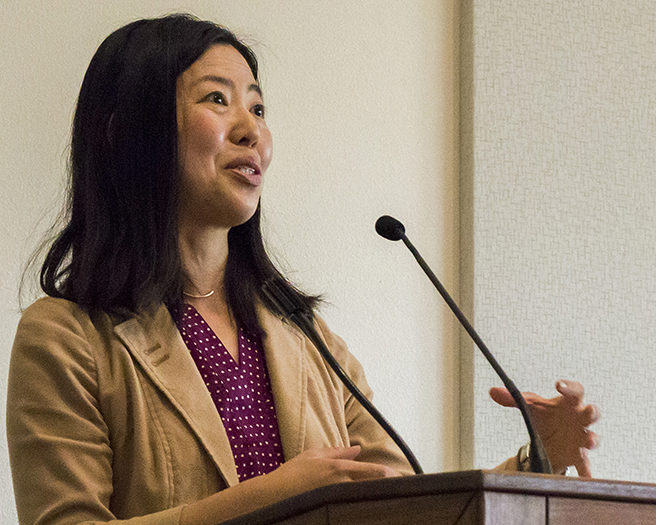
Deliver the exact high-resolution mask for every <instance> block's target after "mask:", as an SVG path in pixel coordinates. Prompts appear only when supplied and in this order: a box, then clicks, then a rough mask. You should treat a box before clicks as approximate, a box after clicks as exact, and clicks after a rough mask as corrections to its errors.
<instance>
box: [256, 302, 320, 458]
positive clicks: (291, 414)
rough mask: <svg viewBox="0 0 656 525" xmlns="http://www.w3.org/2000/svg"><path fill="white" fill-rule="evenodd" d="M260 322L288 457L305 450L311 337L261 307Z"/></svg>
mask: <svg viewBox="0 0 656 525" xmlns="http://www.w3.org/2000/svg"><path fill="white" fill-rule="evenodd" d="M258 318H259V321H260V326H261V327H262V328H263V329H264V331H265V332H266V337H265V338H264V340H263V341H262V342H263V345H264V357H265V359H266V365H267V370H268V372H269V380H270V381H271V390H272V392H273V399H274V400H275V407H276V415H277V418H278V428H279V429H280V439H281V441H282V448H283V453H284V455H285V460H289V459H291V458H293V457H295V456H297V455H299V454H300V453H301V452H302V451H303V450H304V444H305V433H306V413H307V412H306V411H307V405H308V399H307V383H308V365H307V362H306V359H305V354H306V347H305V345H306V344H308V341H307V339H306V338H305V337H303V335H302V334H301V332H300V331H299V330H298V329H297V328H296V327H295V326H292V325H290V324H288V323H287V322H286V321H282V320H281V319H279V318H278V317H276V316H275V315H273V314H272V313H271V312H270V311H269V310H267V309H266V308H265V307H264V306H259V307H258Z"/></svg>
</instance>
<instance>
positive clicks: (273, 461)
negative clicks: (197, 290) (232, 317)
mask: <svg viewBox="0 0 656 525" xmlns="http://www.w3.org/2000/svg"><path fill="white" fill-rule="evenodd" d="M171 313H172V314H173V319H174V320H175V322H176V325H177V327H178V330H179V331H180V334H181V335H182V339H183V340H184V342H185V344H186V345H187V348H188V349H189V351H190V352H191V356H192V357H193V359H194V362H195V363H196V366H197V367H198V371H199V372H200V374H201V376H202V377H203V380H204V381H205V385H206V386H207V389H208V390H209V392H210V395H211V396H212V400H213V401H214V404H215V405H216V408H217V410H218V411H219V415H220V416H221V420H222V421H223V425H224V426H225V430H226V433H227V434H228V440H229V441H230V446H231V447H232V454H233V456H234V458H235V465H236V466H237V474H238V475H239V480H240V481H243V480H245V479H249V478H252V477H255V476H259V475H262V474H266V473H267V472H271V471H272V470H275V469H276V468H278V467H279V466H280V465H281V464H282V462H283V455H282V443H281V441H280V434H279V432H278V419H277V417H276V409H275V406H274V403H273V393H272V392H271V383H270V382H269V375H268V373H267V370H266V366H265V362H264V352H263V348H262V343H261V341H260V340H259V338H257V337H255V336H253V335H252V334H249V333H248V332H246V331H245V330H243V329H241V328H240V329H239V363H236V362H235V360H234V359H233V358H232V356H231V355H230V354H229V353H228V351H227V350H226V348H225V347H224V346H223V343H221V341H220V340H219V338H218V337H217V336H216V335H215V334H214V332H213V331H212V329H211V328H210V327H209V325H208V324H207V323H206V322H205V320H204V319H203V317H202V316H201V315H200V314H199V313H198V311H197V310H196V309H195V308H194V307H193V306H191V305H188V304H185V305H183V307H182V314H180V312H175V311H172V312H171Z"/></svg>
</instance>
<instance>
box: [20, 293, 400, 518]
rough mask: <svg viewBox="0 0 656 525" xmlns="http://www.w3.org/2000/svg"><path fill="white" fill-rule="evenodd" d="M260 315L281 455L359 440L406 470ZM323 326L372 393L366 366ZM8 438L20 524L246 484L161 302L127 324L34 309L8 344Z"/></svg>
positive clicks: (171, 512)
mask: <svg viewBox="0 0 656 525" xmlns="http://www.w3.org/2000/svg"><path fill="white" fill-rule="evenodd" d="M259 318H260V322H261V326H262V327H263V328H264V330H265V331H266V333H267V337H266V338H265V340H264V349H265V357H266V363H267V368H268V371H269V376H270V380H271V386H272V389H273V396H274V400H275V406H276V411H277V414H278V422H279V427H280V437H281V439H282V445H283V451H284V456H285V459H286V460H289V459H291V458H293V457H295V456H297V455H298V454H299V453H301V452H302V451H304V450H307V449H311V448H316V447H328V446H344V445H348V444H349V443H350V444H360V445H361V446H362V448H363V452H362V454H361V455H360V457H359V459H362V460H366V461H373V462H379V463H383V464H387V465H390V466H392V467H394V468H397V469H399V470H401V471H404V472H407V473H410V472H411V470H410V467H409V465H408V463H407V462H406V460H405V458H404V457H403V456H402V454H401V452H400V451H399V450H398V449H397V447H396V445H394V444H393V442H392V441H391V440H390V439H389V438H388V437H387V436H386V435H385V433H384V432H383V431H382V430H381V429H380V428H379V426H378V425H377V424H376V423H375V422H373V419H372V418H371V417H370V416H369V414H367V413H366V412H365V411H364V409H362V408H361V407H360V405H359V403H357V402H356V401H355V400H354V399H353V398H352V397H351V395H350V394H349V392H348V391H347V390H346V389H345V388H344V387H343V386H342V385H341V383H340V382H339V380H338V379H337V378H336V376H335V375H334V374H333V372H332V371H331V370H330V369H329V368H328V366H327V365H326V364H325V363H324V361H323V359H322V358H321V356H320V354H319V353H318V352H317V351H316V349H315V348H314V347H313V346H312V344H311V343H310V342H309V341H308V340H307V339H306V338H305V337H304V336H303V335H302V334H301V333H300V332H299V331H298V330H297V329H296V328H295V327H292V326H290V325H288V324H287V323H285V322H283V321H281V320H280V319H278V318H276V317H275V316H273V315H272V314H271V313H269V312H268V311H267V310H265V309H264V308H261V309H260V310H259ZM317 323H318V328H319V329H320V333H321V334H322V336H323V337H324V339H325V341H326V344H327V345H328V347H329V348H330V349H331V351H332V352H333V354H334V355H335V357H336V358H337V360H338V361H339V362H340V363H341V365H342V366H343V367H344V369H345V370H346V371H347V373H349V375H350V376H351V377H352V378H353V380H354V381H355V382H356V384H358V385H359V386H360V388H361V389H362V390H363V392H364V393H365V394H366V395H368V396H370V395H371V391H370V389H369V387H368V385H367V383H366V381H365V378H364V375H363V371H362V367H361V366H360V364H359V363H358V362H357V360H356V359H355V358H354V357H353V356H352V355H351V354H350V353H349V352H348V351H347V349H346V346H345V345H344V342H343V341H342V340H341V339H339V338H338V337H337V336H335V335H333V334H332V333H331V332H330V331H329V330H328V329H327V327H326V326H325V324H324V323H323V321H321V320H319V321H318V322H317ZM7 436H8V441H9V452H10V460H11V469H12V477H13V482H14V490H15V495H16V503H17V507H18V516H19V520H20V523H21V524H23V525H25V524H30V525H32V524H41V523H48V524H59V523H62V524H63V523H66V524H71V523H98V522H100V523H101V522H105V521H109V520H112V519H120V520H125V523H126V524H128V523H129V524H130V525H146V524H148V525H150V524H152V525H155V524H157V525H168V524H171V525H173V524H177V523H178V522H179V518H180V512H181V509H182V506H183V505H184V504H186V503H190V502H193V501H196V500H199V499H201V498H203V497H206V496H209V495H210V494H213V493H215V492H217V491H219V490H222V489H224V488H226V487H227V486H232V485H235V484H237V483H238V478H237V472H236V468H235V464H234V461H233V457H232V453H231V451H230V445H229V442H228V438H227V435H226V432H225V430H224V428H223V424H222V422H221V419H220V417H219V414H218V412H217V410H216V408H215V406H214V403H213V402H212V399H211V397H210V395H209V393H208V391H207V389H206V387H205V385H204V383H203V380H202V378H201V376H200V374H199V373H198V370H197V368H196V366H195V364H194V361H193V359H192V358H191V356H190V354H189V351H188V350H187V348H186V346H185V344H184V342H183V341H182V338H181V337H180V334H179V332H178V330H177V328H176V326H175V324H174V323H173V320H172V319H171V316H170V315H169V312H168V310H167V309H166V307H165V306H161V307H160V308H159V309H157V311H155V312H154V313H151V314H144V315H141V316H139V317H134V318H130V319H128V320H123V321H115V320H113V319H112V318H111V317H110V316H108V315H105V314H100V315H97V316H95V317H93V318H90V317H89V316H88V315H87V314H86V313H85V312H84V311H83V310H82V309H80V308H79V307H78V306H76V305H75V304H74V303H71V302H69V301H65V300H62V299H53V298H44V299H40V300H39V301H37V302H36V303H34V304H33V305H32V306H30V307H29V308H28V309H27V310H26V311H25V313H24V315H23V317H22V319H21V321H20V324H19V327H18V332H17V335H16V339H15V342H14V347H13V350H12V356H11V364H10V370H9V390H8V398H7ZM139 516H141V517H139Z"/></svg>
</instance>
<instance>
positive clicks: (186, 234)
mask: <svg viewBox="0 0 656 525" xmlns="http://www.w3.org/2000/svg"><path fill="white" fill-rule="evenodd" d="M179 245H180V259H181V262H182V269H183V272H184V275H185V287H184V291H185V292H186V293H187V294H191V295H192V296H200V295H206V294H208V293H210V292H214V293H213V295H212V297H213V298H218V297H221V298H223V278H224V274H225V266H226V261H227V260H228V230H227V229H225V230H224V229H221V230H211V231H208V230H204V231H198V230H193V231H185V229H184V228H182V227H181V228H180V234H179ZM201 300H202V299H201Z"/></svg>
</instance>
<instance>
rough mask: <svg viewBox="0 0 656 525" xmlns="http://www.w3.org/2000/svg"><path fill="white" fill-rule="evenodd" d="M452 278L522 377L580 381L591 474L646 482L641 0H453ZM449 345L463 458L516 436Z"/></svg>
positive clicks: (647, 271)
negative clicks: (458, 47)
mask: <svg viewBox="0 0 656 525" xmlns="http://www.w3.org/2000/svg"><path fill="white" fill-rule="evenodd" d="M462 20H463V52H464V57H466V60H463V82H462V87H463V98H462V104H463V105H462V116H463V157H462V167H463V170H462V190H463V193H462V201H461V202H462V211H463V228H462V242H463V252H462V256H463V257H462V260H463V274H462V291H463V295H465V296H466V297H467V299H468V301H467V302H468V303H469V306H470V310H473V315H474V318H475V323H476V326H477V328H478V330H479V332H480V334H481V336H482V337H483V339H484V340H486V342H487V344H488V345H489V346H490V348H492V349H493V350H494V351H495V352H496V353H497V356H498V359H499V361H500V362H501V363H502V364H503V365H504V366H505V368H506V371H507V372H508V373H509V375H511V376H512V377H513V378H514V379H515V382H516V383H517V385H518V387H519V388H520V389H525V390H534V391H538V392H539V393H542V394H543V395H551V393H552V392H553V382H554V380H556V379H558V378H561V377H565V378H567V377H569V378H576V379H579V380H580V381H582V382H583V383H584V384H585V386H586V388H587V391H588V399H589V400H590V401H593V402H595V403H597V404H598V405H599V406H600V407H601V408H602V413H603V416H602V420H601V422H600V423H599V424H598V425H597V426H596V430H597V432H598V433H599V434H601V439H602V440H601V447H600V448H599V450H598V451H597V452H595V453H593V454H592V461H593V473H594V474H595V475H596V476H599V477H606V478H617V479H630V480H642V481H650V482H654V481H656V474H655V472H656V468H655V467H656V459H654V458H656V441H655V440H654V434H655V433H656V417H655V414H656V390H655V388H654V384H655V383H656V278H655V277H654V267H655V264H654V263H655V262H656V214H655V213H654V203H655V202H656V177H655V174H656V173H655V172H656V87H655V86H656V60H655V59H654V57H656V38H655V37H654V35H655V33H654V28H655V27H656V4H655V3H654V2H651V1H645V0H622V1H619V0H612V1H607V0H597V1H594V2H593V1H571V0H549V1H547V2H545V1H543V0H504V1H495V2H490V1H488V0H467V1H466V2H463V3H462ZM471 352H473V351H472V350H471V347H470V346H469V345H467V347H466V351H464V352H463V358H464V361H463V373H464V380H463V383H462V384H463V387H464V390H463V392H464V396H463V402H464V408H465V410H464V411H463V423H464V425H463V428H462V435H463V437H466V438H467V439H463V453H464V458H463V466H464V467H467V466H472V465H473V466H476V467H481V466H486V465H489V464H490V462H493V461H494V460H495V459H496V458H498V457H500V456H504V455H507V454H511V453H513V452H514V451H515V450H516V447H517V446H519V445H520V444H521V443H522V442H524V441H525V440H526V433H525V432H524V431H523V430H522V428H521V420H520V417H519V415H518V414H512V413H507V411H504V410H503V409H500V408H497V407H495V406H493V405H491V404H490V403H489V402H488V400H487V393H486V391H487V389H488V387H489V386H490V384H493V383H494V384H497V383H498V380H496V379H495V378H494V377H493V374H492V372H491V371H490V370H489V367H488V366H487V364H486V363H484V362H483V359H482V357H481V356H479V355H478V354H476V353H471Z"/></svg>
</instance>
